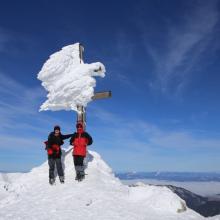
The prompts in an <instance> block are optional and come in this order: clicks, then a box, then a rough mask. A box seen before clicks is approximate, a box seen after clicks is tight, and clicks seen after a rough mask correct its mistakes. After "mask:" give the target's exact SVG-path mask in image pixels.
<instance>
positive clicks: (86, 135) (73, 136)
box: [70, 131, 93, 145]
mask: <svg viewBox="0 0 220 220" xmlns="http://www.w3.org/2000/svg"><path fill="white" fill-rule="evenodd" d="M77 137H79V133H77V132H75V133H74V134H73V135H72V137H71V139H70V144H71V145H72V143H73V142H74V140H75V138H77ZM81 137H85V138H87V139H88V145H91V144H92V143H93V140H92V137H91V136H90V135H89V134H88V133H87V132H85V131H84V132H83V133H82V134H81Z"/></svg>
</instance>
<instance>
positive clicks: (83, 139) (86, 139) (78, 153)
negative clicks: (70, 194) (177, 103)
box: [70, 122, 93, 181]
mask: <svg viewBox="0 0 220 220" xmlns="http://www.w3.org/2000/svg"><path fill="white" fill-rule="evenodd" d="M76 128H77V132H75V133H74V134H73V136H72V138H71V139H70V144H71V145H73V160H74V166H75V170H76V178H75V179H76V180H78V181H82V180H83V179H84V177H85V172H84V164H83V161H84V158H85V156H86V150H87V145H91V144H92V142H93V140H92V137H91V136H90V135H89V134H88V133H87V132H85V131H84V128H83V123H81V122H78V123H77V125H76Z"/></svg>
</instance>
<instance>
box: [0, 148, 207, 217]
mask: <svg viewBox="0 0 220 220" xmlns="http://www.w3.org/2000/svg"><path fill="white" fill-rule="evenodd" d="M63 164H64V168H65V177H66V181H65V184H60V183H59V181H58V178H57V180H56V185H55V186H50V185H49V184H48V165H47V162H45V163H44V164H42V165H41V166H39V167H36V168H34V169H32V170H31V172H29V173H25V174H23V176H22V178H19V179H18V180H17V181H16V182H14V183H12V184H11V185H10V187H9V190H8V195H7V197H6V198H4V199H2V200H0V219H13V220H14V219H42V220H46V219H79V220H88V219H89V220H90V219H91V220H93V219H94V220H103V219H104V220H110V219H111V220H112V219H114V220H122V219H126V220H145V219H148V220H172V219H178V220H181V219H184V220H185V219H188V220H190V219H194V220H197V219H204V218H203V217H202V216H200V215H198V214H197V213H195V212H194V211H192V210H190V209H188V208H187V210H186V211H184V207H183V206H184V204H185V203H184V201H183V200H182V199H180V198H179V197H178V196H177V195H176V194H174V193H173V192H172V191H171V190H169V189H168V188H166V187H158V186H148V185H144V184H140V185H138V186H137V187H128V186H126V185H123V184H122V183H121V182H120V180H119V179H118V178H116V177H115V176H114V174H113V172H112V170H111V168H110V167H109V166H108V165H107V164H106V163H105V162H104V161H103V160H102V159H101V157H100V155H99V154H97V153H96V152H93V151H89V152H88V155H87V158H86V166H87V169H86V173H87V174H88V175H86V178H85V180H84V181H83V182H77V181H75V180H74V178H75V171H74V166H73V159H72V155H71V151H70V150H68V151H66V152H63Z"/></svg>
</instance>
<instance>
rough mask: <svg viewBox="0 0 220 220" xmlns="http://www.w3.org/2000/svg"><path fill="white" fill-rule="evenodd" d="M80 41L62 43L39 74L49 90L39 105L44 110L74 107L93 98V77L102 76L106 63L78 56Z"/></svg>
mask: <svg viewBox="0 0 220 220" xmlns="http://www.w3.org/2000/svg"><path fill="white" fill-rule="evenodd" d="M79 47H80V44H79V43H76V44H72V45H69V46H66V47H63V48H62V49H61V50H60V51H58V52H56V53H54V54H52V55H51V56H50V58H49V59H48V60H47V61H46V63H45V64H44V65H43V67H42V69H41V71H40V72H39V74H38V77H37V78H38V79H39V80H41V81H42V86H43V87H44V88H45V89H46V90H47V91H48V95H47V98H48V99H47V100H46V101H45V102H44V103H43V104H42V105H41V107H40V111H45V110H52V111H57V110H75V111H76V110H77V105H81V106H84V107H85V106H86V105H87V104H88V102H89V101H91V100H92V97H93V95H94V87H95V86H96V80H95V79H94V76H101V77H104V76H105V66H104V65H103V64H102V63H100V62H96V63H91V64H86V63H83V61H82V60H81V59H80V52H79Z"/></svg>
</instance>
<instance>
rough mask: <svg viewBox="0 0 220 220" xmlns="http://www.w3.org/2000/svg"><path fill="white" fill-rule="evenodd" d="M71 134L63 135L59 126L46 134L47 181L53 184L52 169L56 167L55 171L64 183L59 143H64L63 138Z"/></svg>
mask: <svg viewBox="0 0 220 220" xmlns="http://www.w3.org/2000/svg"><path fill="white" fill-rule="evenodd" d="M72 135H73V134H67V135H63V134H62V133H61V132H60V126H59V125H56V126H54V131H53V132H51V133H50V134H49V136H48V141H46V142H45V144H46V150H47V154H48V165H49V183H50V184H51V185H53V184H54V183H55V178H54V170H55V166H56V168H57V173H58V176H59V179H60V182H61V183H64V172H63V168H62V162H61V153H62V152H61V145H63V144H64V142H63V140H64V139H67V138H70V137H71V136H72Z"/></svg>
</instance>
